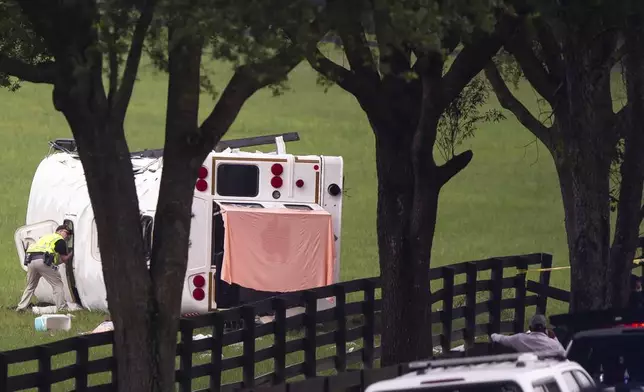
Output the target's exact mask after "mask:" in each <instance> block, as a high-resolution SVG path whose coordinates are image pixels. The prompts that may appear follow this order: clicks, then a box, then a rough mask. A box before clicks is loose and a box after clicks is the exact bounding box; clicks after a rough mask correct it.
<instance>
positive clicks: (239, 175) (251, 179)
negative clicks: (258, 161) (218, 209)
mask: <svg viewBox="0 0 644 392" xmlns="http://www.w3.org/2000/svg"><path fill="white" fill-rule="evenodd" d="M216 186H217V194H218V195H219V196H225V197H228V196H232V197H256V196H257V195H258V194H259V167H257V166H255V165H246V164H238V163H221V164H219V166H217V176H216Z"/></svg>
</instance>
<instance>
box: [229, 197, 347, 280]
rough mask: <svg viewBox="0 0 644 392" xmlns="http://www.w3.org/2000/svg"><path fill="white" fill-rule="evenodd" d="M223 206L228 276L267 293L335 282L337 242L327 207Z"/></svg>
mask: <svg viewBox="0 0 644 392" xmlns="http://www.w3.org/2000/svg"><path fill="white" fill-rule="evenodd" d="M221 211H222V218H223V221H224V227H225V230H226V231H225V237H224V260H223V264H222V269H221V278H222V279H223V280H224V281H226V282H228V283H236V284H238V285H240V286H243V287H246V288H250V289H254V290H259V291H269V292H290V291H299V290H306V289H311V288H315V287H321V286H327V285H330V284H332V283H333V272H334V271H333V267H334V258H335V241H334V237H333V227H332V221H331V214H329V213H328V212H327V211H300V210H289V209H284V208H262V209H259V208H258V209H255V208H252V209H251V208H245V207H232V206H222V209H221Z"/></svg>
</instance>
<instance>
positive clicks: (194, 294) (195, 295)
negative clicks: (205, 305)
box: [192, 288, 206, 301]
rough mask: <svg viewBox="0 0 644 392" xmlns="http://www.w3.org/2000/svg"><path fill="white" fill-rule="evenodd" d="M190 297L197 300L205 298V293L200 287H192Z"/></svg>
mask: <svg viewBox="0 0 644 392" xmlns="http://www.w3.org/2000/svg"><path fill="white" fill-rule="evenodd" d="M192 298H194V299H196V300H197V301H201V300H203V299H204V298H206V293H205V292H204V291H203V290H202V289H199V288H197V289H194V290H193V291H192Z"/></svg>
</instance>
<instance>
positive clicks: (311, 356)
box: [304, 290, 318, 378]
mask: <svg viewBox="0 0 644 392" xmlns="http://www.w3.org/2000/svg"><path fill="white" fill-rule="evenodd" d="M304 303H305V304H306V305H305V306H306V311H305V313H304V328H305V337H304V376H305V377H306V378H313V377H316V376H317V357H316V351H317V350H316V349H317V345H316V342H315V335H316V333H317V331H316V324H317V321H316V318H315V317H316V313H317V307H318V306H317V305H318V298H317V295H316V294H315V292H313V291H310V290H307V291H305V292H304Z"/></svg>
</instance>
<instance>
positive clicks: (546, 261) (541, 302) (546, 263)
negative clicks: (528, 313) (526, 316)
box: [537, 254, 552, 315]
mask: <svg viewBox="0 0 644 392" xmlns="http://www.w3.org/2000/svg"><path fill="white" fill-rule="evenodd" d="M541 268H544V269H545V268H552V255H549V254H542V255H541ZM539 283H540V284H541V285H542V286H550V270H548V271H541V272H539ZM547 306H548V294H547V293H544V292H543V291H542V292H540V293H539V294H537V313H539V314H543V315H545V314H546V308H547Z"/></svg>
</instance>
